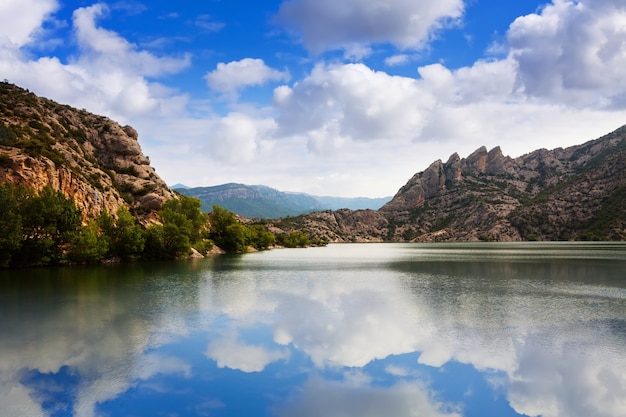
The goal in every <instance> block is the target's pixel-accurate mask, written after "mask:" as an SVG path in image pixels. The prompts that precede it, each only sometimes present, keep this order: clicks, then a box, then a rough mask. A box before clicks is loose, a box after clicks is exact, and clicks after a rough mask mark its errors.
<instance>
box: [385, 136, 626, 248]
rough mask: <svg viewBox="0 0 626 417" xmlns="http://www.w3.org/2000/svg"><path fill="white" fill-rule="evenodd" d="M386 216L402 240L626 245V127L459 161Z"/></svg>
mask: <svg viewBox="0 0 626 417" xmlns="http://www.w3.org/2000/svg"><path fill="white" fill-rule="evenodd" d="M380 211H381V212H382V213H384V214H385V216H386V217H387V218H388V219H389V220H390V223H393V224H395V225H396V230H394V231H393V233H391V234H392V235H393V238H394V239H395V240H403V239H407V238H410V239H412V240H416V241H473V240H498V241H510V240H513V241H518V240H528V239H531V240H534V239H542V240H562V239H566V240H567V239H596V238H597V239H603V240H615V239H617V240H622V239H626V127H622V128H620V129H618V130H616V131H615V132H613V133H611V134H609V135H606V136H604V137H602V138H600V139H597V140H594V141H590V142H587V143H585V144H583V145H579V146H573V147H570V148H567V149H562V148H558V149H554V150H551V151H549V150H546V149H540V150H537V151H534V152H532V153H529V154H527V155H523V156H521V157H519V158H516V159H512V158H510V157H508V156H504V155H503V153H502V151H501V149H500V148H499V147H496V148H494V149H492V150H490V151H487V149H486V148H485V147H480V148H478V149H477V150H476V151H475V152H473V153H472V154H471V155H469V156H468V157H467V158H465V159H461V158H459V156H458V154H453V155H452V156H451V157H450V158H449V159H448V162H446V163H445V164H442V162H441V161H435V162H434V163H433V164H432V165H431V166H430V167H428V168H427V169H426V170H425V171H423V172H420V173H417V174H416V175H414V176H413V178H411V179H410V180H409V182H407V184H406V185H405V186H404V187H402V188H400V190H399V191H398V193H397V194H396V195H395V196H394V198H393V199H392V200H391V201H390V202H389V203H387V204H386V205H385V206H383V207H382V208H381V209H380Z"/></svg>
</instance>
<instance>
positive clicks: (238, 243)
mask: <svg viewBox="0 0 626 417" xmlns="http://www.w3.org/2000/svg"><path fill="white" fill-rule="evenodd" d="M249 245H250V229H249V228H248V227H247V226H246V225H244V224H241V223H234V224H231V225H229V226H227V227H226V231H225V233H224V237H223V238H222V240H221V245H219V244H218V246H220V247H221V248H222V249H224V250H225V251H227V252H244V251H245V250H246V249H247V248H248V246H249Z"/></svg>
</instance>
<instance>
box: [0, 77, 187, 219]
mask: <svg viewBox="0 0 626 417" xmlns="http://www.w3.org/2000/svg"><path fill="white" fill-rule="evenodd" d="M0 182H2V183H4V182H12V183H15V184H24V185H26V186H28V187H31V188H33V189H35V190H36V191H39V190H41V189H42V188H43V187H44V186H46V185H49V186H51V187H52V188H53V189H54V190H60V191H62V192H63V193H64V194H65V195H66V196H68V197H71V198H72V199H73V200H74V202H75V203H76V205H77V207H79V208H80V209H81V210H82V212H83V215H84V217H85V219H87V218H89V217H95V216H97V215H98V214H99V213H100V212H101V211H102V210H107V211H108V212H109V213H112V214H114V213H115V212H116V211H117V209H118V208H119V207H121V206H122V205H125V206H127V207H128V208H129V209H130V210H131V212H133V213H134V214H135V215H136V216H137V218H138V219H139V220H140V221H141V222H142V223H144V224H148V223H150V222H153V221H155V220H156V210H158V209H159V208H160V207H161V205H162V204H163V202H164V201H165V200H167V199H170V198H173V197H174V196H175V195H174V193H173V192H172V191H171V190H170V189H169V187H168V186H167V185H166V184H165V182H164V181H163V180H162V179H161V178H159V176H158V175H157V174H156V172H155V170H154V168H153V167H152V166H150V161H149V159H148V158H147V157H146V156H145V155H144V154H143V153H142V151H141V147H140V145H139V142H138V134H137V131H136V130H135V129H133V128H132V127H130V126H120V125H119V124H118V123H116V122H114V121H113V120H110V119H108V118H106V117H102V116H97V115H94V114H91V113H88V112H87V111H85V110H77V109H74V108H72V107H69V106H65V105H61V104H58V103H55V102H53V101H51V100H48V99H45V98H41V97H37V96H35V95H34V94H32V93H30V92H28V91H27V90H23V89H21V88H19V87H17V86H14V85H12V84H9V83H6V82H4V83H0Z"/></svg>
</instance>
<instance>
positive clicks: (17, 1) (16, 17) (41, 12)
mask: <svg viewBox="0 0 626 417" xmlns="http://www.w3.org/2000/svg"><path fill="white" fill-rule="evenodd" d="M58 7H59V4H58V2H57V0H3V1H2V2H0V46H1V45H3V44H4V45H6V46H13V47H16V48H19V47H22V46H24V45H27V44H29V43H31V42H33V41H34V40H35V39H36V37H37V34H38V32H40V31H41V23H42V22H43V21H45V20H46V19H47V18H48V17H49V16H50V15H51V14H52V13H53V12H54V11H56V10H57V9H58Z"/></svg>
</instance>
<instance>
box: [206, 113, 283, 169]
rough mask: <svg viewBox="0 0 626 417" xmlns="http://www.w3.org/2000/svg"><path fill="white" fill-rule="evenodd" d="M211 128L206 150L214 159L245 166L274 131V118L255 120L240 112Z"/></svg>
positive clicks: (231, 114) (222, 119)
mask: <svg viewBox="0 0 626 417" xmlns="http://www.w3.org/2000/svg"><path fill="white" fill-rule="evenodd" d="M211 125H212V126H211V128H210V130H209V132H207V134H208V135H209V138H208V141H207V143H206V145H204V146H203V149H204V150H205V151H206V153H207V155H208V156H210V157H211V158H214V159H216V160H219V161H222V162H224V163H227V164H228V163H230V164H243V163H246V162H250V161H252V160H253V159H254V158H255V157H257V156H259V155H258V150H259V149H260V148H261V147H262V146H263V145H262V143H261V142H262V141H263V140H264V139H267V138H268V136H270V133H271V132H272V131H273V130H274V128H275V123H274V120H272V119H262V118H255V117H251V116H248V115H246V114H244V113H239V112H233V113H230V114H228V115H227V116H225V117H222V118H218V119H216V120H215V121H214V122H213V123H212V124H211Z"/></svg>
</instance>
